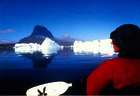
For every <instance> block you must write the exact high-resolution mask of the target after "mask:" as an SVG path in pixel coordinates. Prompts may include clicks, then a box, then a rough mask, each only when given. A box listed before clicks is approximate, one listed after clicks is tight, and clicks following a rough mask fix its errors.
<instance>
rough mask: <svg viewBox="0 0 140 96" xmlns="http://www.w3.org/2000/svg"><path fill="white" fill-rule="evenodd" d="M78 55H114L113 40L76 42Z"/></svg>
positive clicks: (75, 46) (74, 46) (75, 47)
mask: <svg viewBox="0 0 140 96" xmlns="http://www.w3.org/2000/svg"><path fill="white" fill-rule="evenodd" d="M73 50H74V53H76V54H82V53H83V54H98V53H99V54H102V55H113V54H114V50H113V46H112V44H111V39H104V40H92V41H75V42H74V45H73Z"/></svg>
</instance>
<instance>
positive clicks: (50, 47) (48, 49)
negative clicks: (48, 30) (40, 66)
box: [40, 38, 60, 55]
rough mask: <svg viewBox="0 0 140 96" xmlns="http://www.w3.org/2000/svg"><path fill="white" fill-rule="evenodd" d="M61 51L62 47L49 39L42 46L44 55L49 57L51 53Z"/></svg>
mask: <svg viewBox="0 0 140 96" xmlns="http://www.w3.org/2000/svg"><path fill="white" fill-rule="evenodd" d="M59 49H60V46H59V45H58V44H57V43H56V42H55V41H52V40H51V39H49V38H46V39H45V40H44V41H43V43H42V44H41V46H40V51H41V52H42V53H43V54H44V55H48V54H51V53H56V52H57V51H58V50H59Z"/></svg>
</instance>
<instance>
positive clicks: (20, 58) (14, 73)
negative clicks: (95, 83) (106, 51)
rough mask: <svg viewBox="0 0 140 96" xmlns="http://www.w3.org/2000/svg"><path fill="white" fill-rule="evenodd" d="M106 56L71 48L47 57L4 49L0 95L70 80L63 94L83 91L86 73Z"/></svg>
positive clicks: (2, 52)
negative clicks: (75, 50)
mask: <svg viewBox="0 0 140 96" xmlns="http://www.w3.org/2000/svg"><path fill="white" fill-rule="evenodd" d="M110 58H112V57H102V56H101V55H99V54H98V55H94V54H79V55H77V54H75V53H74V52H73V51H72V49H64V50H61V51H59V52H58V53H57V54H52V55H51V56H49V57H44V56H42V54H40V53H34V54H32V55H31V54H24V55H19V54H16V53H15V52H14V51H8V50H4V51H1V52H0V94H17V95H19V94H20V95H24V94H25V93H26V90H27V89H28V88H31V87H33V86H37V85H40V84H44V83H48V82H54V81H65V82H68V83H69V82H72V83H73V87H72V88H70V89H69V90H68V91H67V92H66V93H65V94H85V82H86V78H87V76H88V74H89V73H90V72H91V71H92V70H94V68H96V67H97V66H98V65H99V64H100V63H101V62H103V61H104V60H106V59H110Z"/></svg>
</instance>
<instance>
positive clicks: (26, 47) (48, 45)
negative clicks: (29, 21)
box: [14, 38, 60, 55]
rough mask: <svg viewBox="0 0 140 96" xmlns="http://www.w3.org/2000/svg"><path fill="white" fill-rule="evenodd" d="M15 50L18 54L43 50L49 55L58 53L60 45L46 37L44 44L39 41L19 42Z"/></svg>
mask: <svg viewBox="0 0 140 96" xmlns="http://www.w3.org/2000/svg"><path fill="white" fill-rule="evenodd" d="M14 49H15V52H16V53H17V54H25V53H30V54H32V53H34V52H41V53H42V54H44V55H49V54H52V53H56V52H57V51H58V50H59V49H60V46H59V45H58V44H57V43H56V42H55V41H53V40H51V39H49V38H46V39H45V40H44V41H43V42H42V44H37V43H17V44H15V46H14Z"/></svg>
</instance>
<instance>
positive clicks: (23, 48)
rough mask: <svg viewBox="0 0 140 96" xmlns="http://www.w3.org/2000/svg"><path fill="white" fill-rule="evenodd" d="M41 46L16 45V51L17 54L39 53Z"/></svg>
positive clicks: (34, 44) (31, 44)
mask: <svg viewBox="0 0 140 96" xmlns="http://www.w3.org/2000/svg"><path fill="white" fill-rule="evenodd" d="M39 48H40V45H39V44H37V43H28V44H27V43H20V44H15V46H14V49H15V52H16V53H19V54H20V53H34V52H36V51H39Z"/></svg>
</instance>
